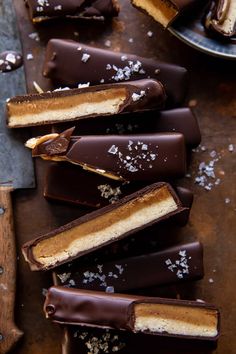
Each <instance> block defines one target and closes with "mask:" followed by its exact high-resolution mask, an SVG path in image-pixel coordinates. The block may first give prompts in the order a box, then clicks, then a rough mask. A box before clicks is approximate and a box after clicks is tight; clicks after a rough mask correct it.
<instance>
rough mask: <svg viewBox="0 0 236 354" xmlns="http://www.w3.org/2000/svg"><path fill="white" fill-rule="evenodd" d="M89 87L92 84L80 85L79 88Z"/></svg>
mask: <svg viewBox="0 0 236 354" xmlns="http://www.w3.org/2000/svg"><path fill="white" fill-rule="evenodd" d="M89 86H90V82H87V83H86V84H78V88H85V87H89Z"/></svg>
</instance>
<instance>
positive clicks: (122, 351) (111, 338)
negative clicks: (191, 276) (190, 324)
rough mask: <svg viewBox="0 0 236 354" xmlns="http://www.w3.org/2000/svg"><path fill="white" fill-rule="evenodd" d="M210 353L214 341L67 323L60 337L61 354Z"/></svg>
mask: <svg viewBox="0 0 236 354" xmlns="http://www.w3.org/2000/svg"><path fill="white" fill-rule="evenodd" d="M193 347H194V348H195V350H196V351H197V353H201V354H210V353H212V349H213V348H214V347H215V342H209V341H208V342H206V341H200V340H186V339H181V338H178V339H177V338H170V337H160V336H150V335H145V334H137V333H135V334H134V333H131V332H125V331H115V330H108V329H100V328H79V327H78V326H67V327H66V328H64V332H63V338H62V354H78V353H80V354H89V353H91V351H93V352H97V353H103V352H104V351H105V352H106V351H107V352H108V353H113V352H117V353H118V354H143V353H145V351H147V349H148V352H149V353H150V354H157V353H160V354H166V353H168V354H169V353H171V354H180V353H183V354H189V353H191V352H192V350H193Z"/></svg>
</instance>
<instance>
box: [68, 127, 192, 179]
mask: <svg viewBox="0 0 236 354" xmlns="http://www.w3.org/2000/svg"><path fill="white" fill-rule="evenodd" d="M130 142H131V143H130ZM113 150H114V152H113ZM120 154H122V155H120ZM66 158H67V159H68V160H69V161H70V162H72V163H77V164H83V165H87V166H93V167H94V168H97V169H100V170H104V171H107V172H110V173H112V174H113V175H115V176H118V177H120V176H121V177H122V178H123V179H124V180H127V181H157V180H159V181H160V180H166V179H171V178H178V177H183V176H184V175H185V172H186V154H185V143H184V137H183V135H182V134H179V133H162V134H146V135H129V136H121V135H117V136H115V135H113V136H112V135H111V136H83V137H80V138H78V141H77V142H76V143H74V144H73V145H72V147H71V148H70V149H69V150H68V152H67V154H66Z"/></svg>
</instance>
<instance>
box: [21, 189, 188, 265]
mask: <svg viewBox="0 0 236 354" xmlns="http://www.w3.org/2000/svg"><path fill="white" fill-rule="evenodd" d="M181 210H182V206H181V204H180V201H179V199H178V197H177V195H176V194H175V192H174V190H173V189H172V188H171V187H170V185H168V184H167V183H154V184H152V185H150V186H148V187H146V188H143V189H141V190H139V191H137V192H135V193H133V194H131V195H129V196H127V197H124V198H123V199H121V200H119V201H117V202H116V203H114V204H111V205H108V206H107V207H104V208H102V209H99V210H96V211H94V212H92V213H89V214H86V215H84V216H82V217H80V218H78V219H76V220H74V221H72V222H71V223H69V224H67V225H64V226H62V227H60V228H58V229H55V230H53V231H51V232H49V233H48V234H45V235H41V236H39V237H38V238H36V239H35V240H32V241H30V242H27V243H26V244H25V245H24V246H23V248H22V250H23V255H24V257H25V259H26V261H27V262H28V263H29V265H30V268H31V269H32V270H46V269H49V268H53V267H56V266H58V265H60V264H62V263H66V262H68V261H70V260H72V259H74V258H78V257H80V256H82V255H84V254H87V253H90V252H92V251H94V250H96V249H99V248H101V247H102V246H105V245H107V244H110V243H112V242H115V241H118V240H120V239H122V238H124V237H127V236H129V235H131V234H133V233H134V232H136V231H139V230H141V229H144V228H145V227H148V226H151V225H153V224H156V223H158V222H159V221H161V220H164V219H167V218H168V217H170V216H172V215H175V214H177V213H178V212H180V211H181Z"/></svg>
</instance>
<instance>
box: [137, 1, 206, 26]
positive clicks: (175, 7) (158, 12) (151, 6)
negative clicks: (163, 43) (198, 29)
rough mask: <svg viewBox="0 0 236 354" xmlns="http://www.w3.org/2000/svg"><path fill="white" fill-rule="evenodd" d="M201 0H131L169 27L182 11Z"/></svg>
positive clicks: (140, 8)
mask: <svg viewBox="0 0 236 354" xmlns="http://www.w3.org/2000/svg"><path fill="white" fill-rule="evenodd" d="M197 2H200V0H156V1H151V0H131V3H132V5H134V6H135V7H137V8H138V9H139V10H141V11H143V12H146V13H147V14H148V15H150V16H151V17H153V18H154V20H156V21H157V22H159V23H160V24H161V25H162V26H164V27H168V26H169V25H170V24H171V23H172V22H173V21H174V20H175V19H176V18H177V17H178V16H179V15H180V14H181V13H183V12H184V11H185V10H186V9H188V8H189V7H190V6H192V5H193V4H194V3H197Z"/></svg>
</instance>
